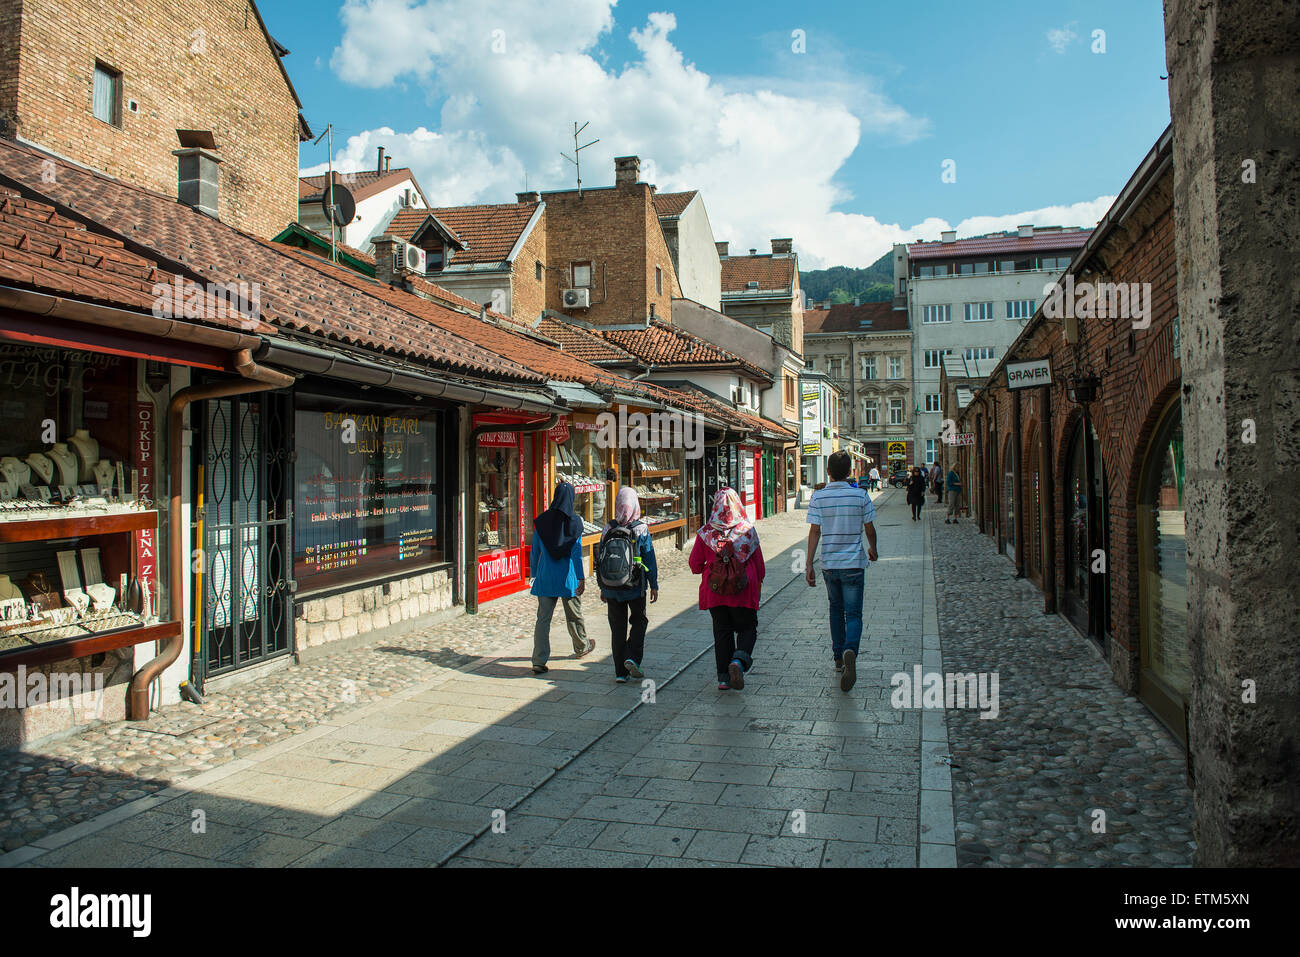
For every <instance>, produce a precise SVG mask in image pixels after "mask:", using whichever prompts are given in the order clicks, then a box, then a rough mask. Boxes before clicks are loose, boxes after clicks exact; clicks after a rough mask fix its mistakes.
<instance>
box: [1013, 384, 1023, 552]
mask: <svg viewBox="0 0 1300 957" xmlns="http://www.w3.org/2000/svg"><path fill="white" fill-rule="evenodd" d="M1011 461H1012V462H1013V463H1014V467H1015V472H1014V473H1013V481H1012V488H1013V489H1014V490H1015V491H1014V495H1015V509H1014V511H1015V514H1014V515H1013V516H1012V519H1011V520H1012V522H1013V523H1014V525H1013V528H1014V529H1015V533H1016V577H1017V578H1024V577H1025V518H1024V516H1025V489H1024V471H1025V468H1024V462H1023V461H1021V458H1020V390H1019V389H1017V390H1016V391H1015V392H1013V393H1012V399H1011Z"/></svg>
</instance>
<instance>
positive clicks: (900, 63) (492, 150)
mask: <svg viewBox="0 0 1300 957" xmlns="http://www.w3.org/2000/svg"><path fill="white" fill-rule="evenodd" d="M259 8H260V9H261V11H262V13H263V16H264V17H265V19H266V21H267V25H268V26H269V28H270V29H271V32H272V33H273V35H275V37H276V38H277V39H278V40H279V41H280V42H281V43H283V44H284V45H285V46H287V47H288V48H289V49H290V50H291V51H292V55H291V56H290V57H288V58H287V60H286V61H285V62H286V66H287V67H288V69H289V71H290V76H291V77H292V78H293V81H294V83H295V85H296V87H297V89H298V92H299V95H300V96H301V98H302V100H303V103H304V109H305V112H306V115H307V118H308V121H309V122H310V123H311V125H312V127H313V129H314V130H315V131H316V132H321V131H323V130H324V129H325V126H326V124H327V123H330V122H332V123H333V124H334V127H335V138H334V151H335V157H334V158H335V165H336V168H345V169H346V168H354V169H358V168H366V167H369V166H370V165H371V164H372V163H373V162H374V155H375V149H376V147H377V146H379V145H384V146H386V147H387V148H388V150H389V152H390V153H392V154H393V155H394V157H395V159H394V165H409V166H411V167H412V168H413V169H414V170H415V172H416V175H417V178H418V179H419V181H420V184H421V186H422V187H423V188H424V191H425V193H426V195H429V197H430V199H431V201H433V202H434V203H435V204H447V205H451V204H460V203H470V202H509V201H511V200H512V199H513V198H514V192H516V191H517V190H521V189H523V188H524V183H525V177H526V178H527V183H528V185H529V186H530V187H532V188H540V189H550V188H562V187H567V186H570V185H572V181H573V172H572V166H571V165H569V164H568V163H566V162H564V161H563V160H562V159H560V157H559V153H560V151H561V150H566V151H567V150H568V149H570V148H571V147H572V139H571V133H572V121H573V120H575V119H576V120H579V121H583V120H590V121H591V125H590V126H589V127H588V130H587V134H589V135H588V138H595V137H599V138H600V140H601V142H600V143H599V144H597V146H595V147H592V148H591V149H590V150H587V151H586V152H585V153H584V154H583V155H584V176H583V181H584V183H585V184H587V185H592V186H596V185H606V184H608V183H609V182H611V181H612V175H613V173H612V157H613V156H616V155H623V154H630V153H635V154H637V155H639V156H641V157H642V161H643V172H644V174H645V175H644V176H643V178H645V179H647V180H649V181H651V182H654V183H656V184H657V185H658V186H659V187H660V188H661V189H665V190H669V189H689V188H699V189H701V190H702V191H703V193H704V198H705V203H706V206H707V208H708V210H709V213H710V217H711V220H712V223H713V228H714V232H715V235H716V237H717V238H718V239H726V240H729V241H731V242H732V247H733V249H735V248H748V247H757V248H759V249H760V250H766V248H767V241H768V239H770V238H771V237H773V236H793V237H794V239H795V246H796V250H797V251H799V252H800V255H801V265H802V266H803V267H804V268H809V267H813V266H826V265H841V264H843V265H856V266H860V265H866V264H868V263H870V262H871V261H873V260H874V259H876V258H877V257H878V256H879V255H880V254H881V253H882V252H884V251H886V250H887V249H888V247H889V244H890V243H892V242H896V241H901V240H905V239H912V238H916V237H924V238H935V237H937V235H938V232H939V231H940V230H941V229H946V228H956V229H958V232H959V235H970V234H975V233H980V232H986V231H989V230H992V229H1000V228H1010V226H1013V225H1017V224H1018V223H1019V222H1028V221H1034V222H1036V223H1037V224H1039V225H1050V224H1052V223H1063V224H1073V223H1079V224H1085V225H1088V224H1091V223H1092V222H1095V221H1096V219H1097V218H1099V217H1100V216H1101V215H1102V214H1103V213H1104V212H1105V209H1106V207H1107V206H1108V205H1109V201H1110V199H1111V198H1112V197H1113V196H1114V195H1115V194H1116V193H1117V192H1118V191H1119V189H1120V188H1121V187H1122V186H1123V184H1124V182H1125V180H1126V179H1127V178H1128V176H1129V174H1130V173H1131V172H1132V171H1133V169H1134V168H1135V167H1136V165H1137V163H1138V162H1139V161H1140V160H1141V158H1142V157H1143V156H1144V155H1145V154H1146V152H1147V150H1148V149H1149V148H1150V146H1151V145H1152V143H1154V142H1155V140H1156V138H1157V137H1158V136H1159V134H1160V132H1161V130H1163V129H1164V127H1165V126H1166V125H1167V124H1168V122H1169V104H1168V90H1167V85H1166V81H1164V80H1162V79H1160V77H1161V75H1162V74H1163V73H1164V72H1165V70H1164V30H1163V21H1162V12H1161V6H1160V4H1159V3H1158V2H1151V0H1142V2H1135V0H1127V2H1116V0H1094V2H1088V3H1084V2H1067V3H1050V2H1049V3H1043V2H1029V0H1012V2H1001V3H984V2H975V0H970V2H947V3H943V2H931V3H925V4H914V5H903V4H870V5H868V4H861V3H807V4H804V5H803V6H802V7H799V8H798V9H797V12H794V11H795V7H794V6H793V5H791V4H789V3H775V2H766V0H757V2H753V0H751V2H743V3H742V2H712V3H700V2H693V3H691V4H681V5H674V4H672V3H666V2H664V0H656V2H649V3H647V2H640V0H624V2H621V3H618V4H617V5H616V6H615V5H614V4H612V3H610V2H609V0H567V2H560V3H554V4H539V3H535V2H531V0H348V2H345V3H339V2H329V3H304V2H298V0H261V3H260V4H259ZM1095 30H1103V31H1105V36H1104V44H1105V52H1104V53H1102V52H1093V47H1094V46H1099V42H1098V40H1097V39H1096V38H1094V34H1093V31H1095ZM795 31H802V34H801V35H796V34H795ZM800 40H802V52H796V51H795V49H794V48H795V46H797V45H798V44H799V42H800ZM584 141H585V140H584ZM325 158H326V150H325V144H324V142H322V143H321V144H320V145H319V146H312V145H310V144H307V145H304V148H303V150H302V153H301V165H302V167H303V168H304V169H309V170H313V171H314V170H315V169H316V168H318V167H319V166H320V165H322V164H323V163H324V160H325ZM949 160H951V161H952V164H953V165H951V166H950V167H949V168H950V169H952V170H953V172H954V173H955V179H956V181H955V182H943V181H942V178H941V174H942V172H943V170H944V163H945V161H949Z"/></svg>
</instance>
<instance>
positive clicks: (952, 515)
mask: <svg viewBox="0 0 1300 957" xmlns="http://www.w3.org/2000/svg"><path fill="white" fill-rule="evenodd" d="M960 513H961V476H960V475H959V474H958V473H957V468H956V466H953V467H952V468H950V469H949V470H948V517H947V518H945V519H944V520H943V521H944V524H945V525H946V524H948V522H949V521H951V522H952V524H954V525H956V524H957V516H958V515H959V514H960Z"/></svg>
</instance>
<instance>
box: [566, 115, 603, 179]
mask: <svg viewBox="0 0 1300 957" xmlns="http://www.w3.org/2000/svg"><path fill="white" fill-rule="evenodd" d="M590 125H591V123H590V121H588V122H586V123H583V124H582V125H581V126H579V125H578V121H577V120H574V121H573V155H572V156H570V155H569V154H567V153H561V154H560V155H561V156H563V157H564V158H565V159H566V160H568V161H569V162H570V163H572V164H573V165H574V166H576V167H577V168H578V198H579V199H582V163H581V162H579V161H580V160H581V159H582V157H581V156H579V155H578V154H579V153H581V152H582V151H583V150H585V149H586V148H587V147H588V146H595V145H596V144H597V143H599V142H600V140H598V139H596V140H592V141H591V142H590V143H584V144H582V145H581V146H579V145H578V134H579V133H581V132H582V131H583V130H585V129H586V128H587V127H588V126H590Z"/></svg>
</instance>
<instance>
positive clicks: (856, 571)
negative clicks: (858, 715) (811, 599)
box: [804, 452, 878, 691]
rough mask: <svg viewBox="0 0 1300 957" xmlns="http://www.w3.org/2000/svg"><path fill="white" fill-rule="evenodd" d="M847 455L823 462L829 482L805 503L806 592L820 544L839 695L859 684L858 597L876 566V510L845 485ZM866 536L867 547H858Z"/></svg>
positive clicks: (860, 491)
mask: <svg viewBox="0 0 1300 957" xmlns="http://www.w3.org/2000/svg"><path fill="white" fill-rule="evenodd" d="M849 468H850V463H849V453H848V452H834V453H832V454H831V457H830V458H829V459H827V461H826V471H827V472H829V473H830V477H831V481H830V483H829V484H828V485H827V486H826V487H825V488H821V489H818V490H817V491H816V492H813V496H812V500H811V501H810V502H809V503H808V524H809V525H810V526H811V528H809V529H808V568H807V571H806V572H805V573H804V577H805V579H806V580H807V582H808V584H809V586H810V587H814V588H815V587H816V586H817V572H816V566H815V565H814V564H813V560H814V559H815V558H816V556H817V545H818V543H821V545H822V577H823V578H825V579H826V597H827V598H828V599H829V601H830V607H831V652H832V654H833V655H834V656H835V673H836V674H838V675H839V676H840V690H841V691H848V690H850V689H851V688H852V687H853V683H854V682H855V681H857V680H858V673H857V669H856V661H857V657H858V645H859V643H860V642H861V640H862V595H863V589H864V585H865V580H866V573H867V566H868V565H870V564H871V563H872V562H874V561H876V560H877V558H878V556H877V555H876V526H875V524H874V522H875V520H876V507H875V506H874V505H872V504H871V496H870V495H868V494H867V492H866V489H861V488H855V487H853V486H851V485H849V483H848V482H846V481H845V479H847V478H848V477H849ZM863 532H866V535H867V548H866V549H863V547H862V534H863Z"/></svg>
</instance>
